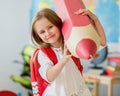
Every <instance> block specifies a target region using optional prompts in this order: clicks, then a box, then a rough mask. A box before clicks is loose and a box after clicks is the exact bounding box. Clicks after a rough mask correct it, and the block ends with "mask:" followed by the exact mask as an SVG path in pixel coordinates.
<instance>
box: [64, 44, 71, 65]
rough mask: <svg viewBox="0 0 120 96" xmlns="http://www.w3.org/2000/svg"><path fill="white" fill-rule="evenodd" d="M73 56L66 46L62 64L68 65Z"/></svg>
mask: <svg viewBox="0 0 120 96" xmlns="http://www.w3.org/2000/svg"><path fill="white" fill-rule="evenodd" d="M71 56H72V55H71V53H70V52H69V50H68V49H67V46H66V45H64V49H63V58H62V62H63V63H66V62H67V61H68V60H69V58H71Z"/></svg>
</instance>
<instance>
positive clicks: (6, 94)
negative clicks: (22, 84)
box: [0, 90, 17, 96]
mask: <svg viewBox="0 0 120 96" xmlns="http://www.w3.org/2000/svg"><path fill="white" fill-rule="evenodd" d="M0 96H17V94H16V93H15V92H12V91H9V90H2V91H0Z"/></svg>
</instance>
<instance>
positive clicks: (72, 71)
mask: <svg viewBox="0 0 120 96" xmlns="http://www.w3.org/2000/svg"><path fill="white" fill-rule="evenodd" d="M53 51H54V52H55V53H56V56H57V59H58V61H59V60H60V59H61V58H62V50H61V48H53ZM38 62H39V63H40V64H41V67H40V69H39V72H40V74H41V76H42V78H44V79H45V80H47V78H46V70H47V69H48V68H50V67H52V66H54V64H53V63H52V61H51V60H50V59H49V58H48V57H47V56H46V55H45V54H44V53H43V52H42V51H40V52H39V54H38ZM47 81H48V80H47ZM48 82H49V81H48ZM43 96H91V94H90V92H89V90H88V88H87V86H86V84H85V82H84V80H83V77H82V76H81V74H80V71H79V70H78V68H77V66H76V65H75V64H74V62H73V60H72V59H70V60H69V61H68V64H65V66H64V68H63V69H62V71H61V72H60V74H59V75H58V76H57V78H56V79H55V80H54V81H53V82H50V84H49V85H48V87H47V88H46V90H45V91H44V93H43Z"/></svg>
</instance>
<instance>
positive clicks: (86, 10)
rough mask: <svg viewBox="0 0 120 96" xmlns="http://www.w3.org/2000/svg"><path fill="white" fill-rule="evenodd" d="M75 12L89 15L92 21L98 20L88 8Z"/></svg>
mask: <svg viewBox="0 0 120 96" xmlns="http://www.w3.org/2000/svg"><path fill="white" fill-rule="evenodd" d="M75 14H81V15H88V17H89V18H90V19H91V20H92V21H96V20H97V19H98V18H97V16H96V15H95V14H93V13H92V12H91V11H89V10H88V9H79V10H78V11H76V12H75Z"/></svg>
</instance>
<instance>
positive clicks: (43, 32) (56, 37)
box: [34, 17, 62, 47]
mask: <svg viewBox="0 0 120 96" xmlns="http://www.w3.org/2000/svg"><path fill="white" fill-rule="evenodd" d="M34 28H35V31H36V32H37V34H38V35H39V37H40V38H41V39H42V40H43V42H45V43H49V44H51V45H52V46H53V47H60V46H61V43H62V36H61V33H60V30H59V29H58V28H57V27H56V26H55V25H54V24H52V23H51V22H50V21H49V20H48V19H46V18H45V17H42V18H41V19H39V20H38V21H36V23H35V25H34Z"/></svg>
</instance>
